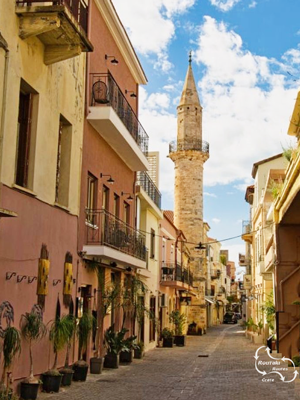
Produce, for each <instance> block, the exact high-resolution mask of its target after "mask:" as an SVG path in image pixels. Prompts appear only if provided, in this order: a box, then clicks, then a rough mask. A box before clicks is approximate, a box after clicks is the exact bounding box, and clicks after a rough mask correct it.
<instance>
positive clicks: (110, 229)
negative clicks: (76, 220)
mask: <svg viewBox="0 0 300 400" xmlns="http://www.w3.org/2000/svg"><path fill="white" fill-rule="evenodd" d="M145 242H146V240H145V236H144V235H143V234H141V233H140V232H139V231H137V230H136V229H134V228H132V227H131V226H129V225H127V224H125V223H124V222H123V221H122V220H120V219H119V218H117V217H115V216H114V215H113V214H110V213H109V212H107V211H105V210H86V244H85V245H84V246H83V251H84V252H86V256H87V257H101V258H107V259H109V260H114V261H116V262H117V263H118V262H119V263H120V264H121V265H126V266H128V265H129V266H133V267H138V268H146V246H145Z"/></svg>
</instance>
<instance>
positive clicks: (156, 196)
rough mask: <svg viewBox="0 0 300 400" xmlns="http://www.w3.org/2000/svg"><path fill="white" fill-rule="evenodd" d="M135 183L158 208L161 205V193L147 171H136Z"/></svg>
mask: <svg viewBox="0 0 300 400" xmlns="http://www.w3.org/2000/svg"><path fill="white" fill-rule="evenodd" d="M136 184H137V185H140V186H141V187H142V188H143V189H144V190H145V192H146V193H147V194H148V196H149V197H150V198H151V200H153V202H154V203H155V204H156V205H157V207H158V208H160V207H161V193H160V191H159V190H158V189H157V187H156V185H155V183H154V182H153V181H152V179H151V178H150V176H149V175H148V174H147V172H138V173H137V181H136Z"/></svg>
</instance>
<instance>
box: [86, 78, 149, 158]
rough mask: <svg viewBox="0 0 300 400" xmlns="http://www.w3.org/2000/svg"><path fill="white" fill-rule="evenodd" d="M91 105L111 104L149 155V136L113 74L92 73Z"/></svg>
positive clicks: (144, 151) (143, 150)
mask: <svg viewBox="0 0 300 400" xmlns="http://www.w3.org/2000/svg"><path fill="white" fill-rule="evenodd" d="M91 105H92V106H111V107H112V108H113V109H114V110H115V112H116V113H117V115H118V116H119V118H120V119H121V121H122V122H123V124H124V125H125V127H126V128H127V130H128V132H129V133H130V135H131V136H132V137H133V139H134V140H135V142H136V143H137V144H138V146H139V147H140V149H141V150H142V152H143V153H144V154H145V156H147V155H148V142H149V137H148V135H147V133H146V131H145V129H144V128H143V126H142V124H141V123H140V121H139V120H138V118H137V116H136V114H135V112H134V111H133V109H132V108H131V106H130V104H129V103H128V101H127V99H126V97H125V96H124V95H123V93H122V91H121V89H120V88H119V86H118V84H117V83H116V81H115V80H114V78H113V77H112V75H111V74H109V73H93V74H91Z"/></svg>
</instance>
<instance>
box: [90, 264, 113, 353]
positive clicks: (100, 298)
mask: <svg viewBox="0 0 300 400" xmlns="http://www.w3.org/2000/svg"><path fill="white" fill-rule="evenodd" d="M87 267H88V271H90V272H94V273H95V274H96V276H97V281H98V290H97V321H96V323H97V325H98V329H97V333H96V340H95V345H96V356H98V357H102V356H103V353H104V349H103V346H102V343H103V340H104V336H103V335H104V331H103V326H104V324H103V322H104V318H105V315H106V312H107V310H108V308H109V307H114V308H116V307H118V305H117V304H116V301H117V299H118V298H119V295H120V288H119V286H118V285H117V284H112V285H110V286H109V287H106V285H105V270H104V269H103V267H101V266H100V265H99V263H89V264H88V265H87Z"/></svg>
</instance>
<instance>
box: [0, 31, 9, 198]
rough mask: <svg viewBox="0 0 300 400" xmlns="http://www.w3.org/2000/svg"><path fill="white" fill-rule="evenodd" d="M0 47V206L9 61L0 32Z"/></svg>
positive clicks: (6, 46)
mask: <svg viewBox="0 0 300 400" xmlns="http://www.w3.org/2000/svg"><path fill="white" fill-rule="evenodd" d="M0 49H3V50H4V51H5V64H4V76H3V93H2V110H1V121H0V122H1V125H0V206H1V187H2V186H1V170H2V159H3V158H2V154H3V135H4V125H5V124H4V122H5V114H6V93H7V76H8V63H9V50H8V44H7V42H6V40H5V39H4V37H3V36H2V35H1V32H0Z"/></svg>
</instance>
